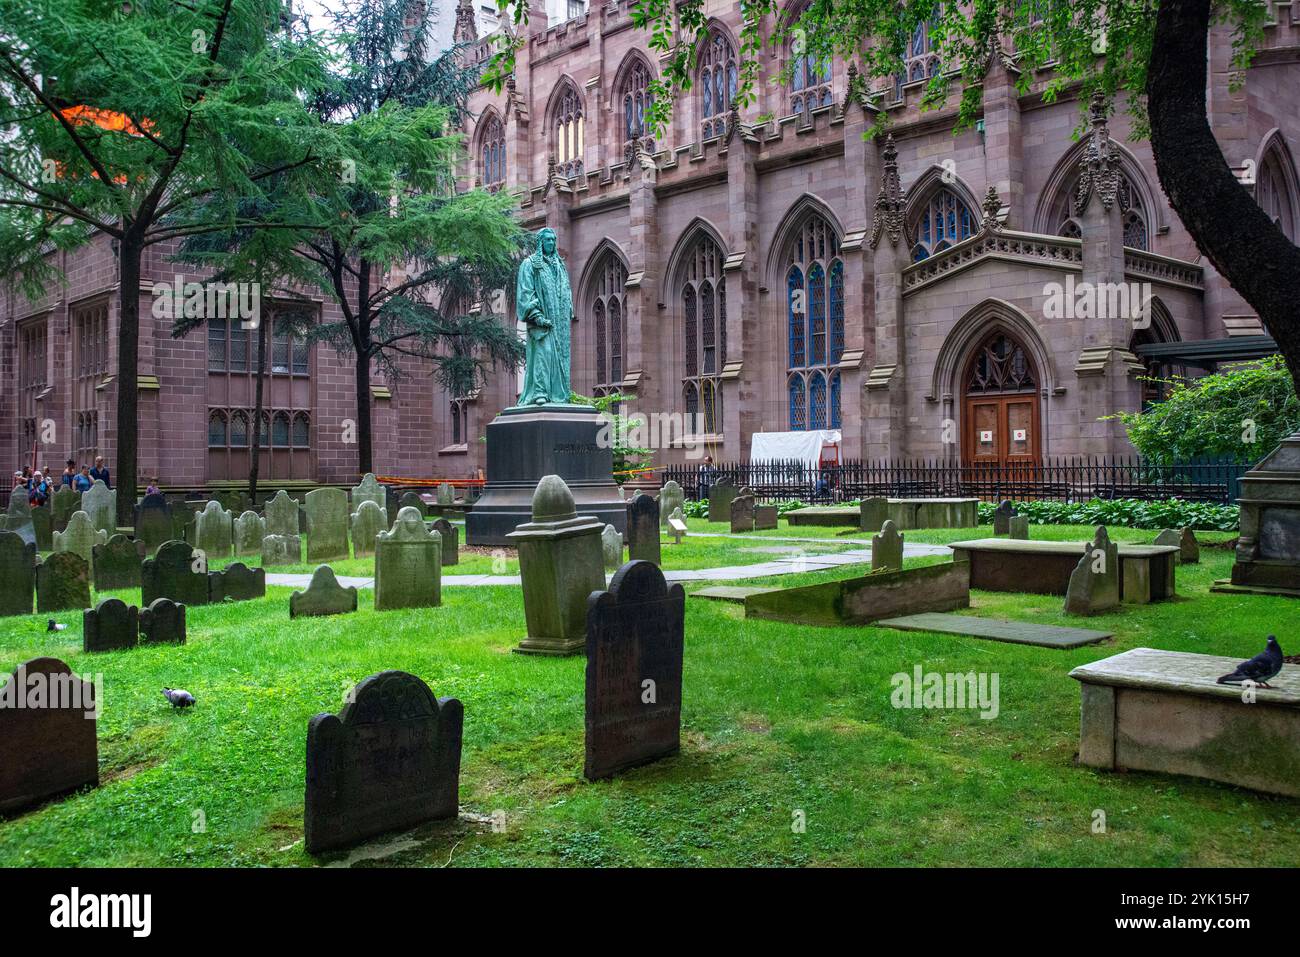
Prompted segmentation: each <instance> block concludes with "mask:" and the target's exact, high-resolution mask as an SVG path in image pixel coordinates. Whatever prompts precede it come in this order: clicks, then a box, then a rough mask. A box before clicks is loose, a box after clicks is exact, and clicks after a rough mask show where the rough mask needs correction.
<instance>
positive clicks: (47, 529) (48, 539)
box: [32, 505, 54, 552]
mask: <svg viewBox="0 0 1300 957" xmlns="http://www.w3.org/2000/svg"><path fill="white" fill-rule="evenodd" d="M32 532H33V534H34V535H35V536H36V547H37V549H39V550H40V551H42V552H52V551H54V512H53V511H52V510H51V509H50V507H49V506H48V505H45V506H42V507H41V508H34V509H32Z"/></svg>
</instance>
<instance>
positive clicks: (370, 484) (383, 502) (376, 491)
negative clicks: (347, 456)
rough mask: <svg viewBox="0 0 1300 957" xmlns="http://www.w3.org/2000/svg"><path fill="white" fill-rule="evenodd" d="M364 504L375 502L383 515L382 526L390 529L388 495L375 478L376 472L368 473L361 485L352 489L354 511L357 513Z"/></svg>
mask: <svg viewBox="0 0 1300 957" xmlns="http://www.w3.org/2000/svg"><path fill="white" fill-rule="evenodd" d="M362 502H374V503H375V504H376V505H378V506H379V511H380V512H382V513H383V516H384V520H383V522H382V525H383V527H384V528H387V527H388V495H387V493H386V492H385V491H384V486H383V485H381V484H380V483H379V480H378V479H376V478H375V473H374V472H367V473H366V474H365V475H364V476H363V477H362V479H361V484H360V485H354V486H353V487H352V511H353V513H355V512H356V511H357V509H359V508H360V507H361V503H362Z"/></svg>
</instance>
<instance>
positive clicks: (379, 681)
mask: <svg viewBox="0 0 1300 957" xmlns="http://www.w3.org/2000/svg"><path fill="white" fill-rule="evenodd" d="M464 722H465V713H464V708H463V707H462V706H461V703H460V702H459V701H457V700H456V699H455V698H435V697H434V695H433V692H432V691H430V690H429V686H428V685H426V684H425V683H424V682H423V681H421V680H420V679H419V678H417V677H415V676H414V675H410V674H407V673H406V672H404V671H384V672H381V673H379V674H377V675H371V676H370V677H369V678H366V679H365V680H363V681H362V682H361V683H360V684H359V685H357V686H356V688H355V689H353V691H352V693H351V695H349V699H348V703H347V704H346V705H344V706H343V710H342V711H340V712H339V713H338V714H337V715H334V714H318V715H316V717H314V718H312V719H311V721H310V723H309V724H308V725H307V786H306V797H305V800H304V809H303V812H304V813H303V824H304V831H305V838H306V849H307V853H309V854H319V853H321V852H322V851H328V850H332V849H335V848H343V847H349V846H351V845H353V844H356V843H358V842H360V841H363V840H365V839H366V838H368V837H374V836H375V835H376V834H383V833H385V832H387V831H393V830H397V829H399V828H405V827H411V826H412V825H415V824H420V823H423V822H424V821H432V820H438V819H441V818H453V817H455V816H456V815H457V813H458V808H459V800H460V753H461V735H462V732H463V729H464Z"/></svg>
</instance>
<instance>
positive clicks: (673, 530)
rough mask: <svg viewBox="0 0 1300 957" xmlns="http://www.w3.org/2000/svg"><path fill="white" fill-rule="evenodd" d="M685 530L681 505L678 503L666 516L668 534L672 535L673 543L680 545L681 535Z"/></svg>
mask: <svg viewBox="0 0 1300 957" xmlns="http://www.w3.org/2000/svg"><path fill="white" fill-rule="evenodd" d="M686 532H687V528H686V519H685V518H684V517H683V516H682V507H681V506H680V505H679V506H677V508H675V509H673V513H672V514H671V515H669V516H668V534H669V535H671V536H672V537H673V544H674V545H680V544H681V543H682V536H683V535H685V534H686Z"/></svg>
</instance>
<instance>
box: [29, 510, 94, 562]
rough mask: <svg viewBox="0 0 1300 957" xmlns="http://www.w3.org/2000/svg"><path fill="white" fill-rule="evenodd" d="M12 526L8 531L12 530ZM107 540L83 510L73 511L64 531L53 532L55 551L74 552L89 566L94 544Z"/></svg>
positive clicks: (92, 560) (92, 559)
mask: <svg viewBox="0 0 1300 957" xmlns="http://www.w3.org/2000/svg"><path fill="white" fill-rule="evenodd" d="M12 530H13V529H12V527H11V528H10V531H12ZM107 541H108V533H106V532H101V531H99V530H97V529H96V528H95V526H94V525H93V524H91V521H90V516H89V515H87V514H86V513H85V512H74V513H73V515H72V518H70V519H69V520H68V527H67V530H66V531H62V532H55V533H54V550H55V551H56V552H76V553H77V554H78V555H80V556H81V557H82V558H84V559H85V561H86V565H87V566H90V565H91V564H92V563H93V562H94V560H95V546H96V545H103V544H105V543H106V542H107Z"/></svg>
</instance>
